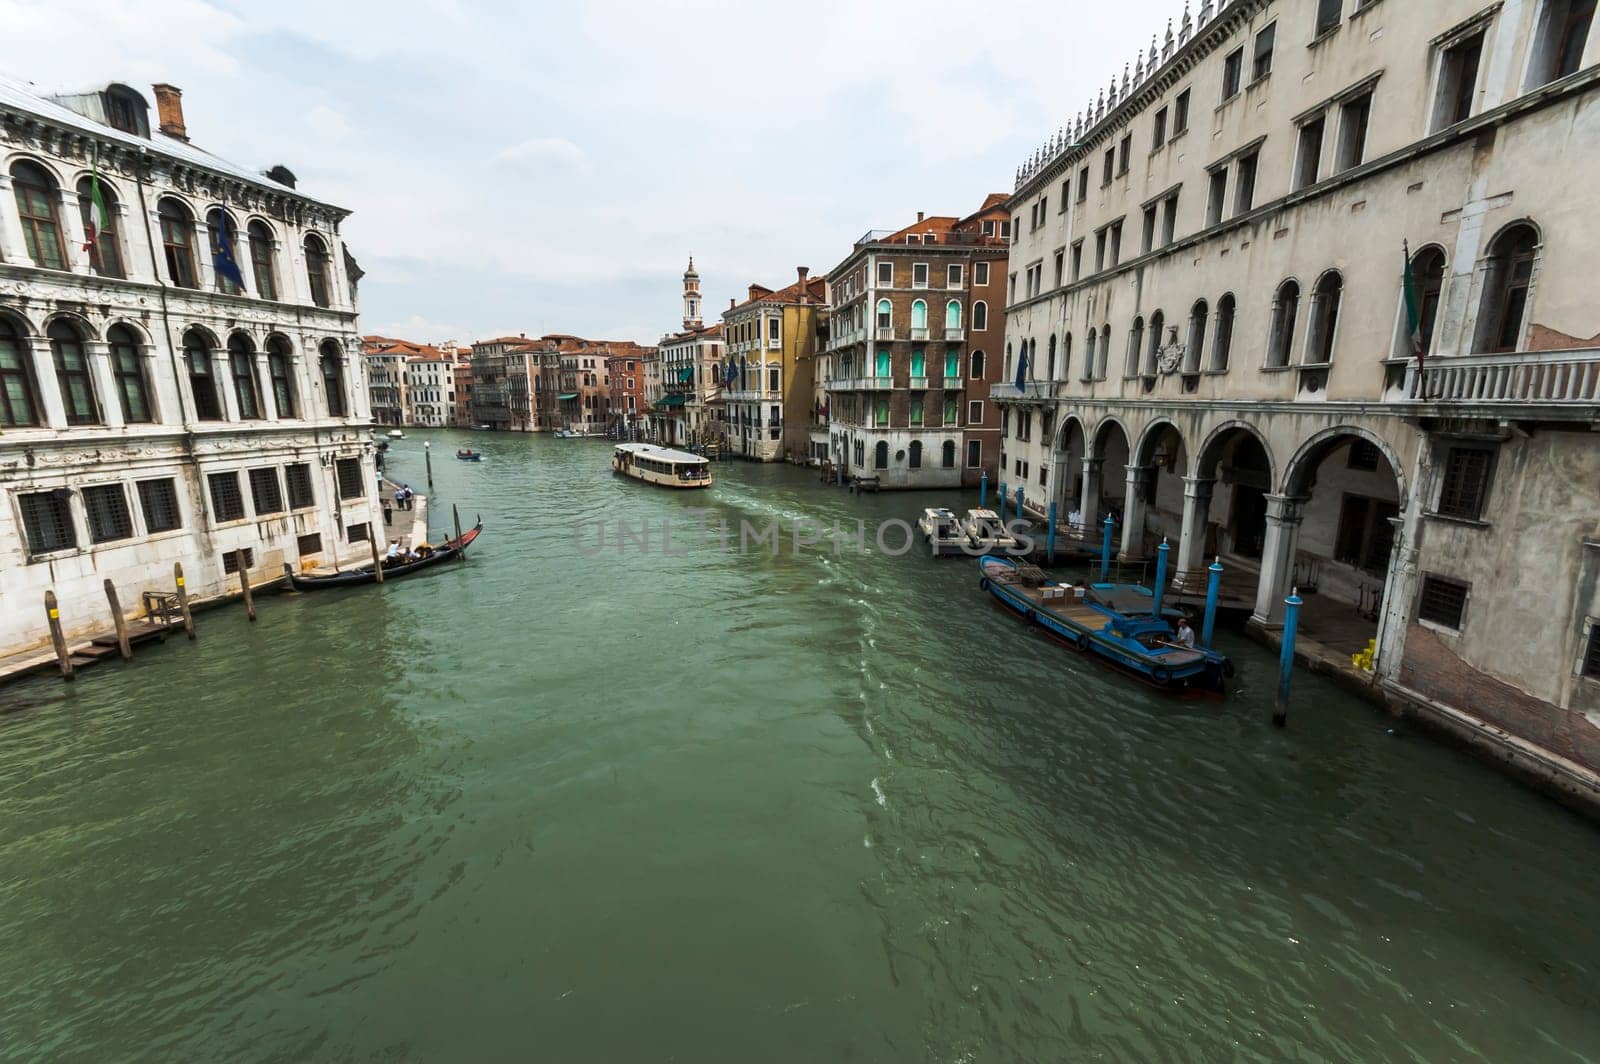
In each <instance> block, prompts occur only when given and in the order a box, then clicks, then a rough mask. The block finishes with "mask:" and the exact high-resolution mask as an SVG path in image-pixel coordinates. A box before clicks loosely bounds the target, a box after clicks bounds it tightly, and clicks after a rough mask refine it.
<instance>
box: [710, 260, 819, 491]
mask: <svg viewBox="0 0 1600 1064" xmlns="http://www.w3.org/2000/svg"><path fill="white" fill-rule="evenodd" d="M797 273H798V276H797V278H796V280H795V282H794V283H793V284H791V285H790V286H789V287H787V288H784V289H781V290H779V291H773V290H772V289H770V288H767V287H766V286H764V285H759V284H752V285H751V286H750V293H749V297H748V298H747V299H746V300H745V301H744V302H743V303H733V304H732V305H731V306H729V307H728V309H727V310H726V311H724V312H723V315H722V332H723V339H724V351H725V357H724V358H723V362H722V382H721V383H722V394H721V399H722V403H723V419H722V422H721V429H722V435H723V437H724V439H725V441H726V447H727V449H728V451H729V453H732V454H736V455H742V456H743V457H746V458H753V459H755V460H756V461H759V462H775V461H777V460H779V459H787V460H790V461H796V462H804V461H805V460H806V458H807V456H808V455H809V454H810V450H811V422H812V420H813V419H814V418H815V416H816V411H815V409H814V406H815V400H816V395H815V388H814V383H815V381H814V378H815V372H816V358H817V353H818V352H819V351H820V350H821V345H820V344H818V342H817V327H818V326H819V325H821V324H823V323H824V322H825V321H826V320H827V310H828V306H827V304H828V283H827V280H826V278H822V277H808V276H807V273H808V271H807V270H806V268H805V267H804V266H801V267H799V269H798V271H797Z"/></svg>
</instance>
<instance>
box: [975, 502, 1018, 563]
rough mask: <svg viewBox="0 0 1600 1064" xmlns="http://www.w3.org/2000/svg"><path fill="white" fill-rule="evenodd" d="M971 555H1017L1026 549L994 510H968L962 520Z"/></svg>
mask: <svg viewBox="0 0 1600 1064" xmlns="http://www.w3.org/2000/svg"><path fill="white" fill-rule="evenodd" d="M961 530H962V532H963V533H964V534H965V535H966V539H967V552H968V553H970V554H991V553H995V554H1015V553H1018V552H1019V551H1021V552H1023V553H1026V549H1025V547H1024V545H1023V544H1022V542H1021V541H1020V540H1019V538H1018V537H1017V536H1016V535H1014V534H1013V532H1012V530H1011V529H1010V528H1008V527H1007V526H1006V523H1005V522H1004V521H1001V520H1000V515H999V514H997V513H995V512H994V511H993V510H968V511H967V515H966V517H964V518H962V520H961Z"/></svg>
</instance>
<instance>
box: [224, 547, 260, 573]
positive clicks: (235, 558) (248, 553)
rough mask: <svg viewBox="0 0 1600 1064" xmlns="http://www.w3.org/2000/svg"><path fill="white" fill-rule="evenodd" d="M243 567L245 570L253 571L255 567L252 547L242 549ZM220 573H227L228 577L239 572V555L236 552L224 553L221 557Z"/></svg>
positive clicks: (254, 553) (254, 554) (254, 555)
mask: <svg viewBox="0 0 1600 1064" xmlns="http://www.w3.org/2000/svg"><path fill="white" fill-rule="evenodd" d="M244 567H245V568H246V569H254V568H255V567H256V552H255V548H254V547H246V548H244ZM222 571H223V572H224V573H228V574H229V575H232V574H234V573H237V572H238V571H239V555H238V553H237V552H235V551H231V550H230V551H226V552H225V553H224V554H223V555H222Z"/></svg>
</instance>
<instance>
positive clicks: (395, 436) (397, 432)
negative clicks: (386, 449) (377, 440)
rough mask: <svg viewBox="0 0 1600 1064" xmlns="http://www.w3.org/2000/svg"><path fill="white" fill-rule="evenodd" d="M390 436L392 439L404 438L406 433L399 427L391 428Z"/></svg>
mask: <svg viewBox="0 0 1600 1064" xmlns="http://www.w3.org/2000/svg"><path fill="white" fill-rule="evenodd" d="M389 438H390V439H391V440H403V439H405V438H406V434H405V433H403V432H401V431H400V430H399V429H390V430H389Z"/></svg>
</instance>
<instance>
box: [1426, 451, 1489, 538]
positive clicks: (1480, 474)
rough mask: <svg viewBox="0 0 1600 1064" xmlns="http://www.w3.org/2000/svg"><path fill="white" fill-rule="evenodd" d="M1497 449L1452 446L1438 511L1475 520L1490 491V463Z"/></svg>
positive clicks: (1481, 512) (1481, 514) (1447, 458)
mask: <svg viewBox="0 0 1600 1064" xmlns="http://www.w3.org/2000/svg"><path fill="white" fill-rule="evenodd" d="M1493 458H1494V452H1492V451H1487V450H1484V449H1482V448H1479V447H1452V448H1450V453H1449V454H1448V455H1447V456H1446V458H1445V467H1444V485H1443V487H1442V488H1441V489H1440V491H1439V513H1441V514H1443V515H1444V516H1446V517H1462V518H1466V519H1467V520H1469V521H1476V520H1478V519H1479V518H1480V517H1482V516H1483V503H1484V500H1485V498H1486V497H1487V496H1488V494H1489V467H1490V463H1491V461H1492V460H1493Z"/></svg>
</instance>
